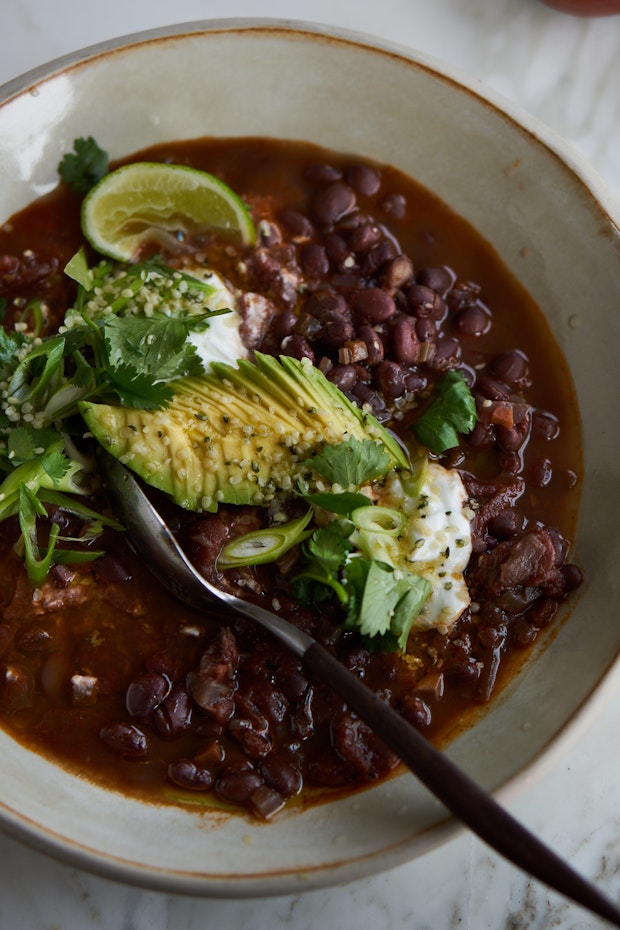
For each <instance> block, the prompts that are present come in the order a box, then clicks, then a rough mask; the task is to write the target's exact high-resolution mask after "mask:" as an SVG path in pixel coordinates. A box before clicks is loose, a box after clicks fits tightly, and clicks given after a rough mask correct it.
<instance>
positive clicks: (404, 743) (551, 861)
mask: <svg viewBox="0 0 620 930" xmlns="http://www.w3.org/2000/svg"><path fill="white" fill-rule="evenodd" d="M101 466H102V471H103V475H104V480H105V483H106V486H107V488H108V491H109V493H110V498H111V502H112V506H113V509H114V510H115V512H116V515H117V516H118V518H119V519H120V520H121V522H122V523H123V524H124V526H125V528H126V530H127V533H128V538H129V540H130V542H131V544H132V546H133V548H134V549H135V550H136V552H137V553H138V554H139V555H141V556H142V557H143V558H144V560H145V562H146V564H147V566H148V567H149V568H150V569H151V571H152V572H153V574H154V575H155V576H156V577H157V578H158V579H159V581H160V582H161V583H162V584H163V585H164V586H165V587H166V588H168V590H170V591H171V592H172V593H173V594H174V595H175V596H176V597H178V598H179V599H180V600H181V601H184V602H185V603H187V604H189V605H191V606H192V607H198V608H200V607H204V606H205V605H213V602H214V600H217V601H219V602H221V603H223V604H226V605H227V606H228V607H230V608H231V609H233V610H235V611H237V612H239V613H241V614H244V615H245V616H247V617H251V618H252V619H253V620H256V621H257V622H258V623H260V624H261V626H263V627H264V628H265V629H266V630H268V631H269V632H270V633H271V634H273V635H274V636H276V637H277V638H278V639H279V640H280V641H281V642H282V643H284V644H285V645H286V646H287V647H288V648H289V649H290V650H291V651H292V652H293V653H294V654H295V655H297V656H298V657H299V658H300V659H301V662H302V665H303V667H304V669H305V670H306V671H307V672H309V674H310V675H311V676H315V677H316V678H320V679H321V680H322V681H324V682H326V683H327V684H329V685H330V686H331V687H332V688H333V689H334V691H336V692H337V693H338V694H339V695H340V696H341V697H343V698H344V699H345V701H346V702H347V705H348V706H349V707H350V708H351V709H352V710H354V711H355V713H356V714H358V716H359V717H361V718H362V719H363V720H364V721H365V722H366V723H367V724H368V725H369V726H370V727H371V728H372V729H373V730H374V731H375V732H376V733H378V734H380V736H381V739H382V740H383V741H384V743H385V744H386V745H387V746H389V747H390V749H392V750H393V752H395V753H396V754H397V755H398V757H399V758H400V759H401V760H402V761H403V762H404V763H405V764H406V765H407V766H408V767H409V769H410V770H411V771H412V772H413V773H414V774H415V775H416V776H417V777H418V778H419V779H420V781H421V782H422V783H423V784H424V785H426V787H427V788H428V789H429V790H430V791H431V792H432V793H433V794H434V795H435V796H436V797H437V798H439V800H440V801H441V802H442V803H443V804H445V806H446V807H447V808H448V809H449V810H450V811H452V813H453V814H454V815H455V816H456V817H458V818H459V820H461V821H462V822H463V823H464V824H466V825H467V826H468V827H469V828H470V829H471V830H472V831H473V832H474V833H476V834H477V835H478V836H479V837H480V838H481V839H482V840H484V841H485V842H486V843H488V844H489V846H491V847H493V848H494V849H495V850H496V851H497V852H499V853H500V854H501V855H503V856H504V857H505V858H506V859H508V860H509V861H511V862H512V863H514V864H515V865H516V866H518V867H519V868H520V869H523V870H524V871H525V872H527V873H529V874H530V875H532V876H533V877H535V878H537V879H539V880H540V881H542V882H544V883H545V884H547V885H548V886H549V887H550V888H553V889H555V890H556V891H559V892H560V893H561V894H563V895H565V896H566V897H567V898H570V899H572V900H573V901H575V902H577V903H578V904H580V905H582V906H583V907H585V908H587V909H588V910H590V911H592V912H593V913H595V914H598V915H599V916H600V917H604V918H606V919H607V920H608V921H610V922H611V924H613V925H614V926H616V927H620V908H619V907H617V906H616V905H615V904H614V903H613V902H612V901H610V900H609V899H608V898H606V897H605V896H604V895H603V894H602V893H601V892H600V891H598V889H597V888H596V887H595V886H594V885H592V884H591V883H590V882H588V881H587V880H586V879H584V878H583V877H582V876H581V875H579V874H578V873H577V872H575V871H574V870H573V869H572V868H571V866H569V865H568V864H567V863H566V862H564V861H563V860H562V859H560V858H559V857H558V856H557V855H556V853H554V852H553V851H552V850H551V849H549V847H547V846H545V845H544V843H542V842H541V841H540V840H539V839H538V838H537V837H535V836H534V835H533V834H532V833H530V832H529V831H528V830H527V829H526V828H525V827H523V826H522V825H521V824H520V823H519V822H518V821H517V820H515V819H514V818H513V817H512V815H511V814H509V813H508V812H507V811H505V810H504V808H502V807H501V806H500V805H499V804H498V803H497V802H496V801H495V800H494V799H493V798H492V797H491V795H489V794H487V793H486V792H485V791H484V790H483V789H482V788H480V787H479V786H478V785H477V784H476V783H475V782H474V781H472V779H471V778H470V777H469V776H468V775H466V774H465V773H464V772H462V771H461V770H460V769H459V768H458V767H457V766H455V765H454V763H453V762H451V761H450V760H449V759H448V758H447V756H445V755H444V754H443V753H441V752H439V751H438V750H437V749H435V748H434V747H433V746H432V745H431V744H430V743H429V742H428V740H427V739H426V738H425V737H424V736H422V734H421V733H419V732H418V730H416V729H415V728H414V727H413V726H411V725H410V724H409V723H407V722H406V721H405V720H404V719H403V718H402V717H401V716H400V714H398V713H397V712H396V711H394V710H393V709H392V708H391V707H390V706H389V704H387V703H386V702H385V701H382V700H381V699H380V698H378V697H377V696H376V694H374V692H373V691H371V690H370V688H368V687H367V686H366V685H365V684H364V683H363V682H362V681H361V680H360V679H359V678H357V677H356V676H355V675H353V674H352V673H351V672H349V670H348V669H347V668H345V666H344V665H342V664H341V663H340V662H339V661H338V660H337V659H336V658H334V656H332V655H331V654H330V653H329V652H327V651H326V650H325V649H324V648H323V647H322V646H321V645H320V644H319V643H318V642H316V641H315V640H314V639H312V637H311V636H308V635H307V634H306V633H303V632H302V631H301V630H299V629H297V627H295V626H293V624H291V623H288V622H287V621H286V620H283V619H282V618H281V617H278V616H277V615H276V614H273V613H271V612H270V611H268V610H265V609H264V608H262V607H259V606H258V605H256V604H252V603H248V602H246V601H244V600H242V599H241V598H239V597H236V596H235V595H233V594H229V593H227V592H225V591H221V590H220V589H219V588H216V587H215V586H214V585H212V584H211V583H210V582H208V581H207V580H206V579H205V578H203V576H202V575H201V574H200V573H199V572H198V571H197V570H196V569H195V568H194V567H193V565H192V564H191V562H190V561H189V560H188V559H187V557H186V556H185V554H184V553H183V551H182V550H181V548H180V547H179V545H178V543H177V542H176V540H175V538H174V536H173V534H172V532H171V530H170V529H169V528H168V526H167V525H166V523H165V521H164V520H163V519H162V517H161V516H160V514H159V513H158V511H157V510H156V508H155V507H154V506H153V504H152V503H151V501H150V500H149V498H148V497H147V496H146V494H145V493H144V491H143V490H142V489H141V487H140V485H139V483H138V482H137V480H136V479H135V478H134V477H133V475H132V474H131V473H130V472H129V471H127V469H125V468H124V466H123V465H121V464H120V463H119V462H118V461H116V459H113V458H112V457H111V456H109V455H107V454H106V455H102V457H101Z"/></svg>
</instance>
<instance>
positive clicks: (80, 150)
mask: <svg viewBox="0 0 620 930" xmlns="http://www.w3.org/2000/svg"><path fill="white" fill-rule="evenodd" d="M108 167H109V159H108V153H107V152H105V151H104V150H103V149H101V148H99V146H98V145H97V143H96V142H95V140H94V139H93V137H92V136H88V138H86V139H81V138H80V139H76V140H75V141H74V143H73V152H67V153H66V154H65V155H63V157H62V159H61V161H60V162H59V164H58V174H59V175H60V178H61V180H62V181H64V182H65V184H68V185H69V187H70V188H71V190H72V191H73V192H74V193H75V194H87V193H88V191H89V190H90V189H91V187H94V186H95V184H96V183H97V182H98V181H100V180H101V178H102V177H103V176H104V175H105V174H107V173H108Z"/></svg>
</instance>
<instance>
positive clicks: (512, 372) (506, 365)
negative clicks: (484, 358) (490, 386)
mask: <svg viewBox="0 0 620 930" xmlns="http://www.w3.org/2000/svg"><path fill="white" fill-rule="evenodd" d="M488 368H489V371H490V372H491V374H492V375H493V376H494V377H495V378H497V379H498V380H499V381H503V382H504V384H509V385H511V386H513V387H514V386H515V385H517V384H520V383H523V381H524V380H525V379H527V376H528V370H529V365H528V360H527V358H526V357H525V355H524V354H523V352H518V351H515V352H501V353H500V354H499V355H496V356H495V358H493V359H491V361H490V362H489V365H488Z"/></svg>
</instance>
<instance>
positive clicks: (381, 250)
mask: <svg viewBox="0 0 620 930" xmlns="http://www.w3.org/2000/svg"><path fill="white" fill-rule="evenodd" d="M397 255H398V251H397V249H396V246H395V245H394V244H393V243H392V242H390V240H389V239H383V240H382V241H381V242H378V243H377V245H373V247H372V248H371V250H370V252H368V254H367V256H366V259H365V261H364V267H363V270H364V274H368V275H370V274H372V273H374V272H375V271H377V270H378V269H379V268H382V267H383V266H384V265H385V264H386V262H391V261H392V260H393V259H395V258H396V256H397Z"/></svg>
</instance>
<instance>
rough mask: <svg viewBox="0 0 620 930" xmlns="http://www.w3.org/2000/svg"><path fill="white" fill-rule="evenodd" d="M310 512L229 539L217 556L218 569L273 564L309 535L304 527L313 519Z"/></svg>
mask: <svg viewBox="0 0 620 930" xmlns="http://www.w3.org/2000/svg"><path fill="white" fill-rule="evenodd" d="M312 514H313V511H312V510H311V509H310V510H308V512H307V513H306V514H304V516H303V517H299V519H297V520H291V522H290V523H282V524H280V525H277V526H270V527H268V528H267V529H264V530H254V531H253V532H252V533H245V534H244V535H243V536H237V537H236V539H231V541H230V542H228V543H226V545H225V546H223V547H222V549H221V551H220V554H219V556H218V557H217V567H218V568H223V569H226V568H241V567H242V566H244V565H265V564H266V563H268V562H276V561H277V560H278V559H279V558H280V556H282V555H284V553H285V552H288V550H289V549H292V548H293V546H296V545H297V544H298V543H300V542H303V540H304V539H306V538H307V537H308V536H309V535H310V531H309V530H308V531H307V532H306V527H307V526H308V523H309V522H310V520H311V518H312Z"/></svg>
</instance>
